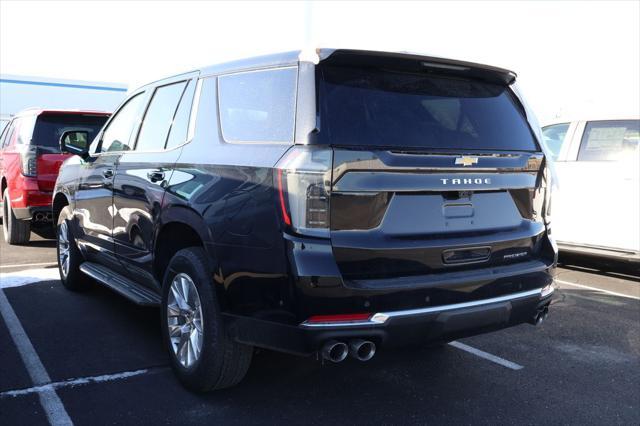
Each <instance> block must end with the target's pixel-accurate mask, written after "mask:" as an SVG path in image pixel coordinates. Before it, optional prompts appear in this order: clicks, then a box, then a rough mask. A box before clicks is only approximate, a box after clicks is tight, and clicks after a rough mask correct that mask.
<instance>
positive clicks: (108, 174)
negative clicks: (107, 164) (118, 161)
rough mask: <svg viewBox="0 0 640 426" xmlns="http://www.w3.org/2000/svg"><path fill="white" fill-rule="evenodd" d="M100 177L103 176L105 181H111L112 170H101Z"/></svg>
mask: <svg viewBox="0 0 640 426" xmlns="http://www.w3.org/2000/svg"><path fill="white" fill-rule="evenodd" d="M102 176H104V178H105V179H111V178H112V177H113V169H107V170H103V171H102Z"/></svg>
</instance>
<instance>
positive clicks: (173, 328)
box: [167, 273, 204, 368]
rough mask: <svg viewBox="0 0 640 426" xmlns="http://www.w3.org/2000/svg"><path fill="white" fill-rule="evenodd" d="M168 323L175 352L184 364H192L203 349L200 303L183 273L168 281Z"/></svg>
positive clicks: (196, 292) (186, 366)
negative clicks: (169, 284) (169, 285)
mask: <svg viewBox="0 0 640 426" xmlns="http://www.w3.org/2000/svg"><path fill="white" fill-rule="evenodd" d="M167 323H168V330H169V340H170V341H171V348H172V349H173V353H174V355H175V356H176V358H177V359H178V361H179V362H180V364H181V365H182V366H183V367H185V368H189V367H191V366H192V365H193V364H194V363H195V362H196V361H197V360H198V359H199V358H200V353H201V352H202V342H203V337H204V336H203V332H202V304H201V302H200V295H199V294H198V289H197V288H196V285H195V284H194V283H193V280H192V279H191V278H190V277H189V276H188V275H187V274H185V273H179V274H177V275H176V276H175V277H174V278H173V281H172V282H171V287H170V288H169V295H168V299H167Z"/></svg>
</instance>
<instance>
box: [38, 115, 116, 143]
mask: <svg viewBox="0 0 640 426" xmlns="http://www.w3.org/2000/svg"><path fill="white" fill-rule="evenodd" d="M107 118H108V117H107V116H103V115H84V114H68V115H63V114H41V115H40V116H38V120H37V121H36V125H35V128H34V130H33V138H32V140H31V143H32V144H33V145H38V146H46V147H49V148H58V147H59V143H60V136H62V134H63V133H64V132H66V131H67V130H85V131H86V132H88V133H89V135H88V138H87V140H89V141H91V140H93V138H94V137H95V136H96V134H97V133H98V132H99V131H100V129H101V128H102V125H103V124H104V123H105V121H107Z"/></svg>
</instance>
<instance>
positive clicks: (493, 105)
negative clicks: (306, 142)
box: [318, 66, 538, 151]
mask: <svg viewBox="0 0 640 426" xmlns="http://www.w3.org/2000/svg"><path fill="white" fill-rule="evenodd" d="M318 80H319V86H318V88H319V90H318V97H319V110H320V117H319V118H320V120H319V128H320V133H319V135H318V136H319V138H320V140H321V141H322V143H328V144H330V145H338V146H374V147H389V148H392V149H393V148H428V149H431V148H434V149H465V150H509V151H511V150H520V151H537V150H538V148H537V146H536V143H535V141H534V138H533V135H532V133H531V130H530V128H529V126H528V124H527V121H526V119H525V117H524V114H523V113H522V111H521V110H520V109H519V106H518V105H517V104H516V103H515V101H514V98H513V97H512V94H511V92H510V90H509V89H508V88H507V87H504V86H501V85H497V84H492V83H486V82H482V81H478V80H469V79H462V78H453V77H446V76H436V75H430V74H426V73H424V74H416V73H403V72H395V71H387V70H378V69H366V68H347V67H328V66H325V67H320V71H319V74H318Z"/></svg>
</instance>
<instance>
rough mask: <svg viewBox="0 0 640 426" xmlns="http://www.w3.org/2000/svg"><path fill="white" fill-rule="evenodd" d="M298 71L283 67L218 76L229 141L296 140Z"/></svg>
mask: <svg viewBox="0 0 640 426" xmlns="http://www.w3.org/2000/svg"><path fill="white" fill-rule="evenodd" d="M297 78H298V70H297V68H295V67H292V68H280V69H271V70H264V71H250V72H242V73H237V74H229V75H223V76H220V77H218V93H219V110H220V124H221V128H222V136H223V137H224V139H225V140H226V141H227V142H291V141H293V132H294V123H295V107H296V89H297Z"/></svg>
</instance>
